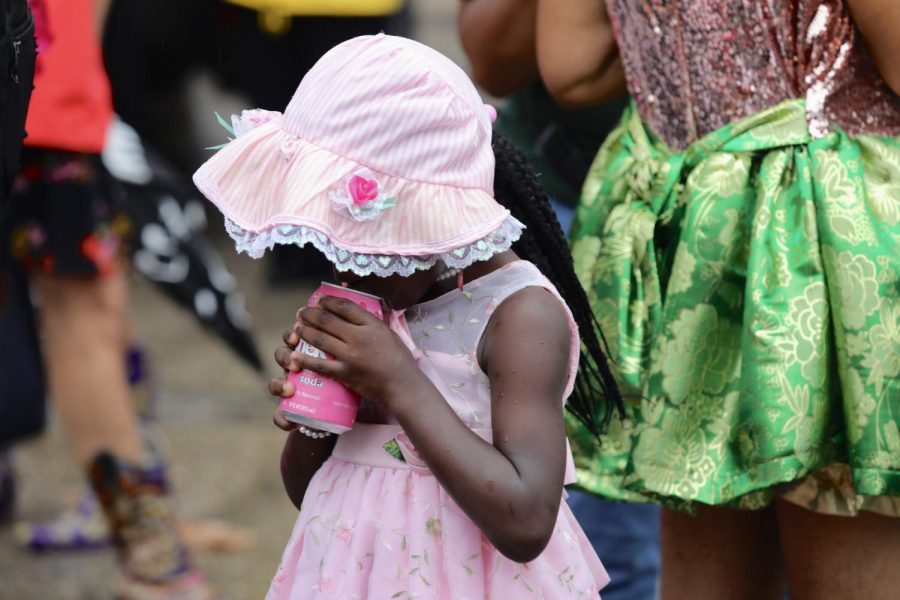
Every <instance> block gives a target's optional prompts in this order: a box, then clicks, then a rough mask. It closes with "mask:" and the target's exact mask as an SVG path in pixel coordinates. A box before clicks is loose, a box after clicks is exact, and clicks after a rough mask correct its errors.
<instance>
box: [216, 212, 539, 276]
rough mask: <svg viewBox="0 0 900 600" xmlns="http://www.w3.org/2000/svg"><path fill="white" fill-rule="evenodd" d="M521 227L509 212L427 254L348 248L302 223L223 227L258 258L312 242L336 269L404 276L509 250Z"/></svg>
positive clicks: (460, 266)
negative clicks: (464, 240)
mask: <svg viewBox="0 0 900 600" xmlns="http://www.w3.org/2000/svg"><path fill="white" fill-rule="evenodd" d="M524 229H525V226H524V225H523V224H522V223H520V222H519V221H518V220H517V219H516V218H514V217H512V216H508V217H506V219H504V220H503V222H502V223H501V224H500V225H499V226H498V227H497V228H496V229H495V230H493V231H492V232H491V233H489V234H488V235H486V236H485V237H483V238H481V239H479V240H475V241H474V242H472V243H470V244H467V245H465V246H463V247H462V248H457V249H456V250H451V251H449V252H443V253H441V254H430V255H427V256H399V255H396V254H363V253H359V252H351V251H349V250H345V249H344V248H341V247H339V246H336V245H334V244H332V243H331V240H329V239H328V236H327V235H325V234H324V233H322V232H320V231H317V230H315V229H312V228H310V227H305V226H303V225H278V226H276V227H273V228H271V229H267V230H265V231H260V232H259V233H253V232H251V231H247V230H246V229H243V228H241V227H239V226H238V225H237V224H235V223H234V222H233V221H231V220H230V219H228V218H227V217H226V218H225V231H227V232H228V235H229V236H231V239H233V240H234V243H235V247H236V248H237V251H238V252H245V253H246V254H248V255H249V256H251V257H253V258H261V257H262V255H263V254H265V252H266V250H271V249H272V248H274V247H275V245H276V244H281V245H296V246H305V245H306V244H312V245H313V246H314V247H315V248H316V249H317V250H318V251H319V252H321V253H322V254H324V255H325V258H327V259H328V260H329V261H330V262H331V264H333V265H334V266H335V268H337V269H338V270H339V271H353V272H354V273H356V274H357V275H359V276H361V277H365V276H366V275H377V276H379V277H388V276H390V275H401V276H403V277H407V276H409V275H412V274H413V273H414V272H415V271H419V270H424V269H430V268H431V267H433V266H434V265H435V263H437V261H438V260H441V261H443V262H444V263H445V264H446V265H447V266H448V267H452V268H455V269H464V268H465V267H468V266H469V265H471V264H472V263H475V262H478V261H482V260H487V259H489V258H490V257H492V256H494V255H495V254H499V253H500V252H505V251H506V250H509V249H510V247H511V246H512V245H513V243H514V242H515V241H516V240H518V239H519V237H520V236H521V235H522V230H524Z"/></svg>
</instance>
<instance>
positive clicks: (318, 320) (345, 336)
mask: <svg viewBox="0 0 900 600" xmlns="http://www.w3.org/2000/svg"><path fill="white" fill-rule="evenodd" d="M302 316H303V319H302V320H301V324H302V325H304V326H307V327H310V326H311V327H315V328H316V329H319V330H321V331H324V332H326V333H329V334H331V335H333V336H334V337H336V338H337V339H339V340H341V341H343V342H346V341H347V340H349V339H351V337H352V335H353V328H354V327H355V326H354V325H353V324H352V323H350V322H348V321H346V320H344V319H342V318H341V317H339V316H338V315H336V314H334V313H333V312H330V311H328V310H326V309H324V308H307V309H306V310H304V311H303V315H302Z"/></svg>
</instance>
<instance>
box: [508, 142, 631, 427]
mask: <svg viewBox="0 0 900 600" xmlns="http://www.w3.org/2000/svg"><path fill="white" fill-rule="evenodd" d="M493 148H494V156H495V157H496V169H495V172H494V195H495V197H496V198H497V201H498V202H499V203H500V204H502V205H503V206H505V207H506V208H507V209H509V211H510V212H511V213H512V215H513V216H514V217H515V218H517V219H518V220H519V221H521V222H522V223H524V224H525V226H526V228H527V229H526V230H525V231H524V232H523V233H522V237H521V238H520V239H519V241H518V242H516V243H515V244H514V245H513V250H514V251H515V252H516V254H518V255H519V256H520V257H522V258H524V259H526V260H529V261H531V262H532V263H534V264H535V265H536V266H537V267H538V269H540V271H541V273H543V274H544V276H545V277H547V279H549V280H550V282H551V283H552V284H553V285H554V286H556V289H557V290H558V291H559V293H560V295H561V296H562V297H563V299H564V300H565V301H566V304H568V306H569V309H570V310H571V311H572V316H573V317H574V318H575V322H576V323H577V324H578V329H579V333H580V335H581V343H582V346H581V360H580V361H579V363H578V378H577V379H576V382H575V389H574V391H573V393H572V396H571V398H570V399H569V402H568V404H567V407H568V408H569V410H570V411H571V412H572V414H574V415H575V416H576V417H577V418H578V419H579V420H580V421H581V422H582V423H584V425H585V426H586V427H587V428H588V429H590V430H591V431H592V432H594V433H595V434H597V433H599V432H600V431H601V430H602V429H603V428H604V427H605V426H606V424H607V423H608V422H609V419H610V417H611V415H612V410H613V407H616V408H617V409H618V411H619V413H620V414H623V405H622V397H621V395H620V393H619V389H618V386H617V385H616V382H615V378H614V377H613V374H612V371H611V370H610V368H609V363H608V362H607V358H606V354H605V352H604V350H605V349H606V341H605V339H604V338H603V333H602V331H601V330H600V325H599V323H598V322H597V318H596V317H595V316H594V313H593V311H592V310H591V306H590V304H589V302H588V298H587V294H585V292H584V288H582V287H581V283H580V282H579V281H578V278H577V277H576V275H575V268H574V266H573V264H572V255H571V253H570V252H569V244H568V242H567V240H566V237H565V235H564V234H563V231H562V228H561V227H560V225H559V222H558V221H557V219H556V214H555V213H554V212H553V207H552V206H551V205H550V200H549V199H548V197H547V194H546V192H544V190H543V189H542V188H541V186H540V184H539V183H538V182H537V179H536V177H535V175H534V172H533V171H532V169H531V165H530V164H529V163H528V159H527V158H525V156H524V155H523V154H522V153H521V152H519V151H518V150H517V149H516V148H515V147H514V146H513V145H512V143H510V142H509V140H507V139H506V138H505V137H503V136H502V135H501V134H500V133H498V132H497V131H496V130H495V131H494V137H493Z"/></svg>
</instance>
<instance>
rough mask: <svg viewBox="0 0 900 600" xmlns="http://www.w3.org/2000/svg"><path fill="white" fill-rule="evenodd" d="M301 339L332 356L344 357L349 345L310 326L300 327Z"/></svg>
mask: <svg viewBox="0 0 900 600" xmlns="http://www.w3.org/2000/svg"><path fill="white" fill-rule="evenodd" d="M300 338H301V339H303V340H305V341H306V342H307V343H308V344H311V345H313V346H315V347H316V348H318V349H319V350H321V351H322V352H324V353H326V354H330V355H332V356H343V353H344V351H345V350H346V347H347V345H346V344H345V343H344V342H342V341H341V340H339V339H338V338H336V337H334V336H333V335H331V334H330V333H326V332H324V331H322V330H321V329H316V328H315V327H310V326H309V325H301V326H300Z"/></svg>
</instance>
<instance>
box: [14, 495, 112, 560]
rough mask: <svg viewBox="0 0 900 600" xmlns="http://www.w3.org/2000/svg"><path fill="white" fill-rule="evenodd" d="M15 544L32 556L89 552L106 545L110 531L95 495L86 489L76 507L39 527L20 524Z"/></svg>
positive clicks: (30, 524)
mask: <svg viewBox="0 0 900 600" xmlns="http://www.w3.org/2000/svg"><path fill="white" fill-rule="evenodd" d="M15 536H16V540H17V541H18V542H19V543H20V544H21V545H22V546H24V547H26V548H28V549H29V550H34V551H35V552H48V551H55V550H88V549H92V548H100V547H103V546H106V545H108V544H109V527H108V526H107V525H106V518H105V517H104V516H103V510H102V509H101V508H100V505H99V504H98V503H97V498H96V497H95V496H94V493H93V492H92V491H90V490H88V489H85V490H84V491H83V492H82V494H81V498H80V499H79V500H78V503H77V504H76V505H75V506H74V507H72V508H68V509H66V510H64V511H63V512H62V514H60V515H58V516H56V517H54V518H52V519H50V520H48V521H44V522H41V523H19V524H17V525H16V528H15Z"/></svg>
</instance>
